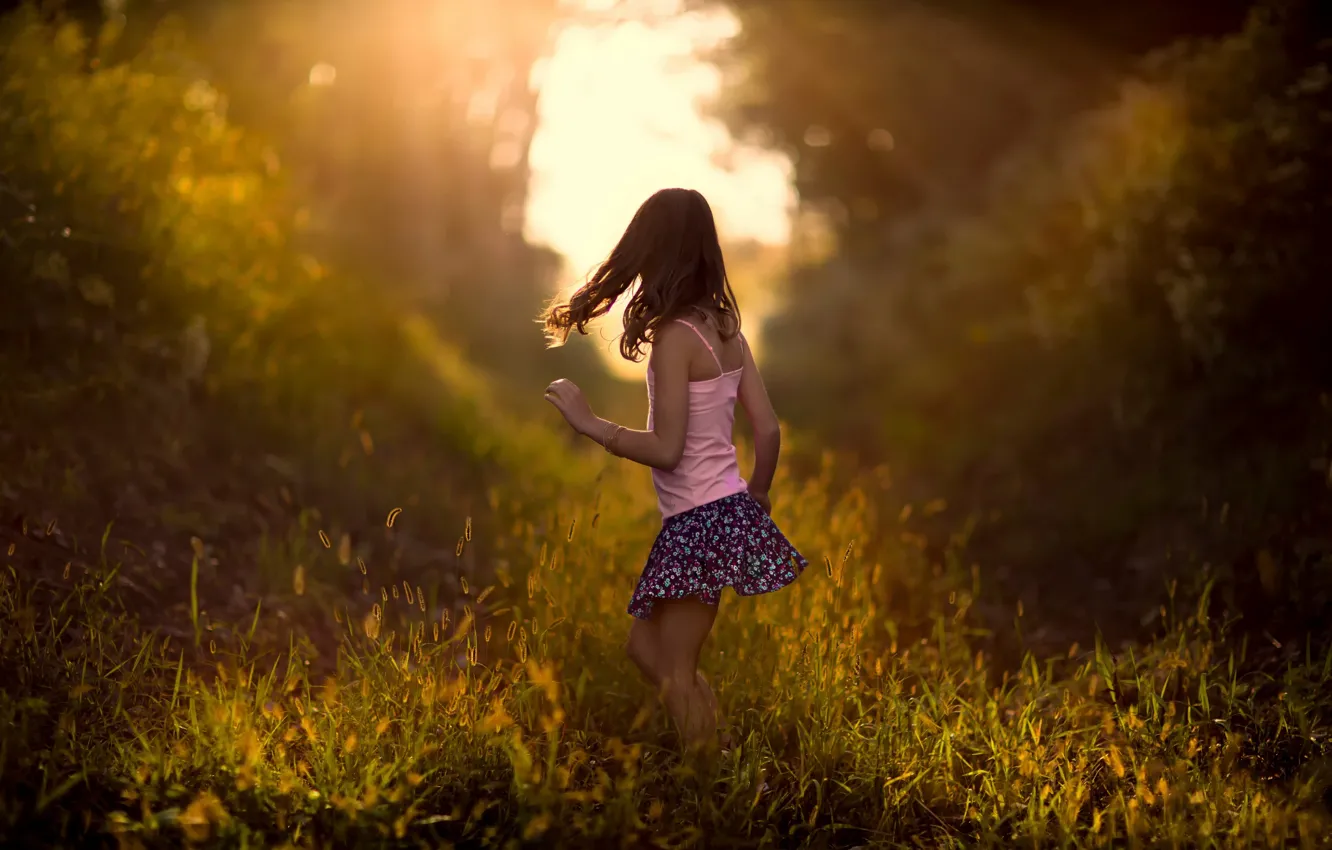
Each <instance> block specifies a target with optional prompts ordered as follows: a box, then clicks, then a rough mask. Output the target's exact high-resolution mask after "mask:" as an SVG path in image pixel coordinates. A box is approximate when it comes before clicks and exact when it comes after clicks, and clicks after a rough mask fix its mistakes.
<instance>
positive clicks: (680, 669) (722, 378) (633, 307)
mask: <svg viewBox="0 0 1332 850" xmlns="http://www.w3.org/2000/svg"><path fill="white" fill-rule="evenodd" d="M635 282H638V287H637V289H636V290H635V291H634V293H633V295H632V297H631V298H630V299H629V303H628V304H627V305H626V307H625V310H624V334H623V336H622V337H621V338H620V353H621V354H622V355H623V356H624V357H625V358H626V359H629V360H633V361H638V360H641V359H642V357H643V350H644V347H645V346H650V347H651V355H650V356H649V359H648V370H647V388H648V422H647V430H645V431H636V430H632V429H629V428H626V427H624V426H623V425H617V424H615V423H613V422H609V421H607V420H605V419H601V418H599V417H598V416H597V415H596V414H595V413H593V412H592V408H591V407H590V406H589V405H588V403H587V401H586V399H584V397H583V394H582V392H581V391H580V390H579V389H578V387H576V386H575V385H574V384H572V383H570V382H569V381H567V380H563V379H561V380H558V381H555V382H554V383H552V384H551V385H550V386H549V387H547V388H546V400H547V401H549V402H550V403H551V404H553V405H555V407H556V408H557V409H558V410H559V411H560V413H562V414H563V415H564V418H565V419H566V420H567V421H568V423H569V424H570V425H571V426H572V427H573V428H574V430H575V431H577V432H578V433H579V434H582V435H584V436H587V437H591V438H592V439H593V440H595V441H597V442H598V443H600V444H601V445H602V446H604V447H605V449H606V451H608V452H610V453H611V454H614V455H618V456H620V457H623V458H627V459H629V460H632V461H635V462H637V463H641V464H644V465H646V466H650V467H652V480H653V484H654V485H655V487H656V490H657V502H658V505H659V507H660V508H661V514H662V519H663V521H662V528H661V532H660V533H659V534H658V535H657V540H656V542H655V543H654V544H653V546H652V551H651V553H650V554H649V555H648V559H647V565H646V566H645V567H644V568H643V574H642V576H641V577H640V578H639V580H638V587H637V588H636V589H635V590H634V594H633V597H632V598H631V599H630V601H629V613H630V614H631V615H632V616H633V617H634V618H635V619H634V623H633V626H632V628H631V629H630V631H629V641H628V645H627V647H626V649H627V651H628V653H629V656H630V657H631V658H632V659H633V661H634V663H635V664H636V665H637V666H638V668H639V669H640V670H641V671H642V672H643V674H644V675H645V676H646V677H647V678H648V680H649V681H650V682H651V683H652V684H653V685H655V686H656V687H657V688H658V689H659V692H661V693H662V695H663V697H664V699H665V702H666V706H667V709H668V710H669V711H670V713H671V715H672V717H673V718H674V720H675V722H676V724H677V726H678V727H679V729H680V732H681V734H682V736H683V737H684V739H685V741H686V742H687V743H688V744H691V745H692V744H702V743H706V742H708V741H710V740H712V739H713V738H714V736H715V735H716V732H717V722H718V717H717V703H716V698H715V697H714V696H713V693H712V690H711V688H709V687H708V683H707V681H706V680H705V679H704V678H703V677H702V675H700V674H699V672H698V658H699V652H700V650H701V649H702V647H703V642H704V641H705V640H706V639H707V637H708V633H709V632H710V631H711V630H712V625H713V622H714V621H715V620H716V617H717V606H718V603H719V602H720V600H721V591H722V588H724V587H732V588H734V589H735V591H736V592H737V593H739V594H740V595H742V596H752V595H754V594H758V593H770V592H772V591H775V590H779V589H781V588H782V587H785V586H786V585H788V584H790V583H791V582H793V581H795V579H796V577H797V576H798V575H799V574H800V573H801V572H802V571H803V570H804V568H805V567H806V566H807V565H808V562H807V561H806V560H805V558H804V557H802V556H801V555H800V553H799V552H797V551H796V550H795V548H794V547H792V545H791V544H790V543H789V542H788V541H787V539H786V537H785V536H784V535H783V534H782V533H781V531H779V530H778V529H777V526H776V525H774V524H773V522H772V519H771V518H770V517H769V516H768V515H769V513H770V512H771V506H770V503H769V501H768V488H769V486H770V485H771V484H772V477H773V473H774V472H775V471H776V468H777V453H778V449H779V448H780V442H781V440H780V435H779V432H778V424H777V415H776V414H775V413H774V412H773V409H772V403H771V402H770V401H769V400H768V394H767V391H766V389H765V388H764V386H763V379H762V378H761V377H760V376H759V372H758V369H757V368H756V367H755V365H754V358H753V355H752V354H751V353H750V351H749V345H748V344H747V343H746V342H745V338H744V336H743V335H742V334H741V333H740V315H739V312H738V311H737V309H736V306H735V297H734V294H733V293H732V292H731V286H730V283H729V281H728V280H727V277H726V267H725V265H724V264H723V262H722V252H721V245H720V244H719V242H718V240H717V227H716V224H715V223H714V221H713V217H712V209H711V208H710V207H709V206H708V202H707V201H706V200H704V198H703V196H702V195H701V194H699V193H698V192H696V191H693V190H687V189H663V190H662V191H660V192H657V193H656V194H655V195H653V196H652V197H650V198H648V199H647V201H645V202H644V203H643V205H642V206H641V207H639V208H638V212H637V213H635V214H634V217H633V220H632V221H631V222H630V223H629V227H628V228H627V229H626V230H625V232H624V235H623V236H622V237H621V238H620V241H619V244H617V245H616V246H615V250H614V251H612V252H611V254H610V257H609V258H608V259H607V260H606V261H605V262H604V263H602V264H601V266H600V267H599V268H598V269H597V270H596V272H594V273H593V275H592V276H591V278H590V279H589V280H588V282H587V283H586V284H585V285H584V286H583V287H582V288H580V289H579V290H578V291H577V292H575V293H574V295H573V297H572V298H570V299H569V301H568V303H557V304H555V305H553V306H552V307H551V308H550V309H548V310H547V312H546V314H545V316H544V319H543V321H544V323H545V327H546V333H547V335H548V337H549V338H550V340H551V344H552V345H559V344H561V343H563V342H565V341H567V340H568V338H569V332H570V331H571V330H574V329H576V330H577V331H578V332H579V333H580V334H584V335H585V334H587V326H588V323H589V322H590V321H591V320H593V319H595V318H597V317H598V316H602V315H604V314H605V313H606V312H607V311H608V310H609V309H610V308H611V305H612V304H614V303H615V301H616V300H617V299H618V298H620V296H622V295H624V293H625V292H626V291H628V290H629V288H630V287H631V286H633V285H634V283H635ZM737 400H739V402H740V404H741V405H742V406H743V407H744V409H745V413H746V414H747V416H748V417H749V421H750V423H751V424H752V426H753V428H754V471H753V474H752V475H750V477H749V481H748V483H746V481H745V479H744V478H742V477H741V476H740V469H739V466H738V464H737V462H736V452H735V446H734V445H733V444H732V442H731V432H732V428H733V426H734V423H735V403H736V401H737Z"/></svg>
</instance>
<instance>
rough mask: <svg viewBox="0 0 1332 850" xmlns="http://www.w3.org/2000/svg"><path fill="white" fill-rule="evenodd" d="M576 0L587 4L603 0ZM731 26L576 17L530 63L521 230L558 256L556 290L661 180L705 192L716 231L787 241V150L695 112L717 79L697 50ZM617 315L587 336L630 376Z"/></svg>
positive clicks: (696, 19) (671, 3)
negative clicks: (532, 132) (619, 348)
mask: <svg viewBox="0 0 1332 850" xmlns="http://www.w3.org/2000/svg"><path fill="white" fill-rule="evenodd" d="M579 1H580V2H581V3H582V4H583V5H584V7H585V8H589V9H599V8H605V7H606V6H607V3H606V2H605V1H604V0H579ZM653 6H654V8H653V11H654V12H657V13H658V14H660V13H661V12H662V11H666V12H678V2H676V1H675V0H668V2H660V3H655V4H653ZM736 27H737V23H736V21H735V20H734V19H733V18H732V17H731V16H730V15H728V14H721V13H712V14H706V15H705V14H688V15H684V14H669V15H667V16H666V17H665V19H664V20H663V19H657V18H654V19H653V20H652V21H650V22H648V21H646V20H633V19H630V20H627V21H624V22H622V23H617V24H613V25H601V26H598V25H591V24H581V23H580V24H574V25H570V26H568V27H567V28H566V29H565V30H564V31H563V32H561V33H560V34H559V36H558V38H557V40H556V43H555V46H554V50H553V52H552V54H551V56H550V57H549V58H548V59H546V60H545V61H544V62H543V63H542V64H541V65H540V66H539V67H538V68H537V69H536V70H535V71H534V75H535V76H536V77H537V79H536V80H535V81H534V82H535V83H537V84H539V85H540V90H541V101H540V105H539V108H538V118H539V121H540V126H539V128H538V130H537V132H536V137H535V139H534V140H533V143H532V150H531V154H530V156H531V169H532V184H531V193H530V197H529V201H528V211H527V230H526V232H527V236H528V238H529V239H531V240H532V241H533V242H537V243H542V244H546V245H549V246H550V247H551V248H554V249H555V250H557V251H559V252H560V253H561V254H563V255H564V257H565V260H566V265H565V270H564V275H563V277H562V279H561V287H562V289H563V291H571V290H572V289H574V288H576V287H577V285H578V284H579V283H581V282H582V280H583V279H584V278H585V277H586V275H587V273H588V272H589V271H590V270H591V269H592V268H593V267H594V266H595V265H596V264H597V263H598V262H599V261H601V260H602V259H603V258H604V257H605V256H606V254H607V253H609V251H610V249H611V248H612V247H613V246H614V244H615V241H616V239H618V238H619V236H620V234H621V233H622V232H623V230H624V227H625V225H627V224H628V222H629V219H630V217H631V216H632V215H633V213H634V210H635V209H637V207H638V205H639V204H641V203H642V202H643V200H644V199H646V198H647V197H648V195H650V194H652V193H653V192H654V191H656V190H657V189H661V188H663V187H667V186H688V187H691V188H695V189H698V190H699V191H701V192H703V194H704V195H706V196H707V198H708V200H709V202H710V203H711V204H712V206H713V210H714V212H715V214H716V216H717V224H718V228H719V229H720V230H721V234H722V239H723V241H724V242H737V241H742V240H755V241H758V242H761V243H765V244H769V245H782V244H784V243H785V242H786V241H787V238H788V236H789V233H790V216H791V213H792V208H793V205H794V194H793V190H792V187H791V164H790V161H789V160H788V159H787V158H786V157H784V156H782V155H780V154H776V153H772V152H768V151H764V150H761V149H757V148H752V147H746V146H742V145H739V144H738V143H736V142H735V140H734V139H732V138H731V136H730V134H729V133H728V132H727V131H726V129H725V128H724V127H723V126H722V125H721V124H720V123H719V122H717V121H715V120H710V119H708V118H705V117H704V116H703V114H702V106H703V105H704V103H705V102H706V100H707V99H709V98H711V97H713V96H715V95H716V93H717V92H718V90H719V87H720V85H721V79H720V73H719V72H718V70H717V69H716V68H715V67H713V66H712V65H711V64H709V63H707V62H705V61H704V60H702V59H700V58H698V54H699V52H700V50H701V49H702V48H705V47H707V46H710V45H712V44H715V43H717V41H718V40H720V39H725V38H728V37H730V36H732V35H734V34H735V32H736ZM723 159H724V160H725V161H726V165H723V164H721V163H722V160H723ZM754 300H755V302H756V303H755V304H754V305H751V306H750V310H749V314H748V315H746V321H747V322H748V326H749V327H751V328H757V327H758V324H759V320H760V319H761V318H762V317H761V315H756V314H755V313H756V312H758V311H759V310H761V307H759V306H758V304H757V302H758V301H760V300H761V299H754ZM619 321H620V316H619V312H618V311H616V312H613V313H612V314H611V315H610V316H608V317H607V318H606V319H605V320H603V323H602V325H601V328H600V330H599V333H598V334H596V335H594V336H593V337H592V339H594V340H596V342H595V345H596V347H597V348H598V350H600V351H602V353H603V354H605V355H606V357H607V362H608V364H609V365H610V366H611V368H612V370H613V371H614V372H615V373H616V374H619V375H621V376H624V377H639V376H641V375H642V374H643V371H644V369H645V366H644V364H634V363H626V362H625V361H623V360H621V358H620V357H619V355H618V353H617V352H616V350H615V344H614V336H615V334H616V333H617V332H618V327H619ZM755 335H756V334H755Z"/></svg>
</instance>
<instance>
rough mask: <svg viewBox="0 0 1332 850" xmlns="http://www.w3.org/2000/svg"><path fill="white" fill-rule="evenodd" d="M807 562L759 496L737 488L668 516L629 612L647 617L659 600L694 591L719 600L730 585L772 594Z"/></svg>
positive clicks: (708, 600)
mask: <svg viewBox="0 0 1332 850" xmlns="http://www.w3.org/2000/svg"><path fill="white" fill-rule="evenodd" d="M807 566H809V562H808V561H806V560H805V558H804V557H803V556H802V555H801V554H800V553H799V552H797V551H796V549H795V547H794V546H792V545H791V543H790V541H789V540H787V539H786V536H785V535H783V534H782V532H781V530H780V529H778V528H777V526H776V524H774V523H773V521H772V518H771V517H769V516H768V515H767V514H766V513H764V512H763V508H762V507H761V506H760V505H759V503H758V502H757V501H755V500H754V497H753V496H751V495H749V493H736V494H735V495H733V496H726V497H724V498H721V499H717V500H716V501H713V502H708V503H707V504H705V505H699V506H698V507H696V508H692V509H690V510H687V511H684V512H683V513H678V514H675V515H674V516H669V517H667V518H666V520H665V521H664V522H663V523H662V527H661V533H660V534H658V535H657V540H656V542H655V543H653V544H652V551H651V552H650V553H649V554H648V559H647V565H646V566H645V567H644V568H643V574H642V576H640V577H639V579H638V587H637V588H635V589H634V595H633V598H632V599H631V600H630V601H629V613H630V614H632V615H633V616H635V617H637V618H638V619H640V620H646V619H648V618H649V617H651V616H652V606H653V604H654V603H655V602H656V601H657V600H660V599H684V598H686V597H690V596H696V597H698V598H699V599H701V600H702V601H704V602H706V603H708V604H710V605H716V604H717V603H719V602H720V601H721V592H722V588H724V587H731V588H734V589H735V592H736V593H738V594H740V595H741V596H755V595H757V594H760V593H772V592H773V591H775V590H781V589H782V588H783V587H786V586H787V585H788V584H790V583H791V582H793V581H795V580H796V577H797V576H799V575H800V573H801V572H802V571H803V570H804V569H805V567H807Z"/></svg>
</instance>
